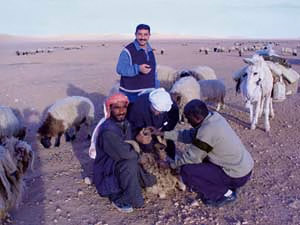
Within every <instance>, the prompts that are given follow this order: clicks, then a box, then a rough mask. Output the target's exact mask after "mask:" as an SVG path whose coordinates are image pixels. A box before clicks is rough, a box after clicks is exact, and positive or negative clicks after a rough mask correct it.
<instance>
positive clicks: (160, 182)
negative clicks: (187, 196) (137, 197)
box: [126, 128, 186, 198]
mask: <svg viewBox="0 0 300 225" xmlns="http://www.w3.org/2000/svg"><path fill="white" fill-rule="evenodd" d="M144 130H145V132H148V131H147V128H145V129H144ZM149 132H151V131H149ZM155 140H156V143H155V144H154V150H153V152H149V153H145V152H141V150H140V147H139V144H138V143H137V142H135V141H134V140H127V141H126V142H127V143H129V144H131V145H132V146H133V148H134V149H135V151H136V152H138V153H139V154H140V164H141V165H142V166H143V168H144V169H145V170H146V171H147V172H148V173H150V174H152V175H154V176H155V177H156V181H157V182H156V184H155V185H153V186H152V187H148V188H146V193H150V194H155V195H158V196H159V198H166V196H167V193H169V192H172V191H174V190H175V189H176V187H178V188H179V189H180V190H182V191H185V189H186V187H185V184H184V183H183V182H182V180H181V179H180V177H179V176H176V175H173V174H172V173H171V168H170V167H169V165H168V164H167V163H166V162H165V160H166V152H165V148H166V146H167V145H166V142H165V140H164V139H162V138H157V139H155Z"/></svg>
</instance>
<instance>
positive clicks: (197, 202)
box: [191, 200, 199, 207]
mask: <svg viewBox="0 0 300 225" xmlns="http://www.w3.org/2000/svg"><path fill="white" fill-rule="evenodd" d="M191 206H192V207H196V206H199V201H197V200H194V201H193V202H192V203H191Z"/></svg>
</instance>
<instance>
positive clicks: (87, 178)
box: [84, 177, 92, 185]
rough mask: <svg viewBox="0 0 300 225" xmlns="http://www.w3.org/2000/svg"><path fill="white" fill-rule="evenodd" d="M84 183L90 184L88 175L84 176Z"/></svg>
mask: <svg viewBox="0 0 300 225" xmlns="http://www.w3.org/2000/svg"><path fill="white" fill-rule="evenodd" d="M84 183H85V184H87V185H91V184H92V181H91V179H90V178H89V177H85V178H84Z"/></svg>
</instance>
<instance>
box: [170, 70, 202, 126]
mask: <svg viewBox="0 0 300 225" xmlns="http://www.w3.org/2000/svg"><path fill="white" fill-rule="evenodd" d="M170 95H171V97H172V99H173V101H174V102H176V104H177V106H178V108H179V119H180V121H181V122H183V121H184V117H183V109H184V106H185V105H186V104H187V103H188V102H189V101H191V100H192V99H200V85H199V84H198V82H197V80H196V79H195V78H194V77H193V76H186V77H182V78H180V79H179V80H178V81H176V82H175V83H174V85H173V86H172V88H171V90H170Z"/></svg>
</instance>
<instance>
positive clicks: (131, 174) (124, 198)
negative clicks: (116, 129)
mask: <svg viewBox="0 0 300 225" xmlns="http://www.w3.org/2000/svg"><path fill="white" fill-rule="evenodd" d="M115 175H116V176H117V178H118V181H119V186H120V188H121V190H122V191H121V192H119V193H117V194H113V195H110V196H109V198H110V200H111V201H114V202H117V203H119V204H130V205H131V206H132V207H134V208H139V207H142V206H143V204H144V199H143V195H142V188H144V187H150V186H152V185H154V184H155V183H156V179H155V177H154V176H153V175H151V174H149V173H147V172H146V171H145V170H144V169H143V168H142V167H141V166H140V165H139V164H138V162H137V159H126V160H121V161H119V162H118V163H117V164H116V167H115Z"/></svg>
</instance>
